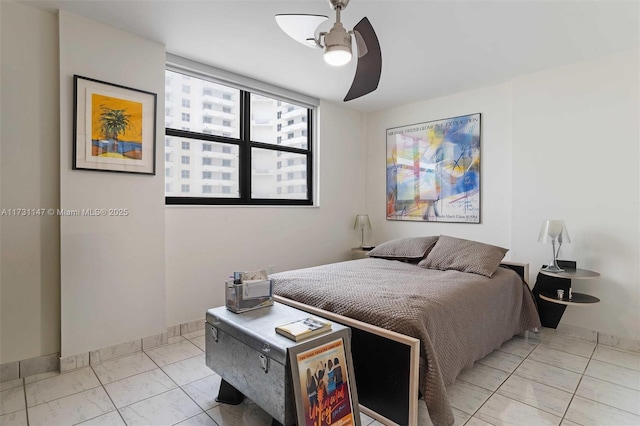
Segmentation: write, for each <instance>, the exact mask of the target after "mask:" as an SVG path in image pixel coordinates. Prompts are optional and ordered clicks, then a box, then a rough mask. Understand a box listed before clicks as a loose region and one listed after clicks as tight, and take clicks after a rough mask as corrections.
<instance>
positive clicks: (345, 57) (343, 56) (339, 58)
mask: <svg viewBox="0 0 640 426" xmlns="http://www.w3.org/2000/svg"><path fill="white" fill-rule="evenodd" d="M351 57H352V55H351V48H350V47H348V46H343V45H335V46H327V47H326V48H325V50H324V61H325V62H326V63H328V64H329V65H333V66H334V67H340V66H343V65H346V64H348V63H349V61H351Z"/></svg>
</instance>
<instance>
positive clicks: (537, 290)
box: [533, 260, 600, 328]
mask: <svg viewBox="0 0 640 426" xmlns="http://www.w3.org/2000/svg"><path fill="white" fill-rule="evenodd" d="M558 265H559V266H560V267H561V268H562V269H564V272H549V271H545V270H543V269H540V272H539V273H538V278H537V279H536V285H535V286H534V287H533V294H534V295H535V296H536V302H538V311H539V313H540V322H541V323H542V325H543V326H544V327H550V328H556V327H558V323H560V319H561V318H562V315H563V314H564V310H565V309H566V308H567V306H589V305H593V304H594V303H598V302H599V301H600V299H598V298H597V297H594V296H591V295H588V294H584V293H576V292H574V291H572V288H571V282H572V280H591V279H595V278H598V277H599V276H600V274H599V273H598V272H594V271H589V270H587V269H578V268H576V262H573V261H568V260H558ZM558 290H563V291H564V297H563V298H561V299H559V298H558V295H557V291H558ZM569 294H571V298H569Z"/></svg>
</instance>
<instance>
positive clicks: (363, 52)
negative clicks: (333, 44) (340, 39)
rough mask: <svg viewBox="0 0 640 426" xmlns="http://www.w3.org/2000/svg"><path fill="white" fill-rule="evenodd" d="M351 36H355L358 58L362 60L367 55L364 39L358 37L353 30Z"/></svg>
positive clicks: (358, 34)
mask: <svg viewBox="0 0 640 426" xmlns="http://www.w3.org/2000/svg"><path fill="white" fill-rule="evenodd" d="M353 34H355V36H356V45H357V46H358V58H362V57H363V56H364V55H366V54H367V52H368V51H369V49H367V45H366V44H365V42H364V39H363V38H362V36H361V35H360V33H359V32H358V31H356V30H353Z"/></svg>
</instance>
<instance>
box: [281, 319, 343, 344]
mask: <svg viewBox="0 0 640 426" xmlns="http://www.w3.org/2000/svg"><path fill="white" fill-rule="evenodd" d="M329 330H331V323H330V322H328V321H325V320H322V319H319V318H315V317H309V318H304V319H301V320H298V321H294V322H292V323H289V324H284V325H280V326H278V327H276V333H278V334H281V335H283V336H285V337H288V338H289V339H291V340H295V341H296V342H299V341H300V340H304V339H309V338H311V337H313V336H317V335H318V334H322V333H325V332H327V331H329Z"/></svg>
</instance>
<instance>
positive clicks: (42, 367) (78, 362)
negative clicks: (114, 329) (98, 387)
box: [0, 319, 205, 382]
mask: <svg viewBox="0 0 640 426" xmlns="http://www.w3.org/2000/svg"><path fill="white" fill-rule="evenodd" d="M204 326H205V320H204V319H202V320H195V321H189V322H185V323H182V324H177V325H174V326H171V327H168V328H167V331H165V332H162V333H159V334H154V335H152V336H147V337H141V338H140V339H135V340H131V341H129V342H123V343H119V344H117V345H113V346H107V347H105V348H100V349H96V350H93V351H89V352H85V353H82V354H76V355H71V356H66V357H64V358H62V357H60V353H54V354H49V355H43V356H40V357H36V358H30V359H25V360H21V361H14V362H8V363H5V364H0V382H8V381H12V380H17V379H20V378H24V377H28V376H33V375H36V374H42V373H50V372H61V373H64V372H66V371H72V370H76V369H78V368H82V367H86V366H88V365H91V364H97V363H99V362H104V361H107V360H110V359H112V358H117V357H121V356H125V355H129V354H132V353H135V352H140V351H142V350H145V349H151V348H155V347H158V346H163V345H167V344H170V343H173V342H175V341H176V340H177V338H179V337H180V336H183V335H188V334H191V333H194V332H196V331H200V330H204Z"/></svg>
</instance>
